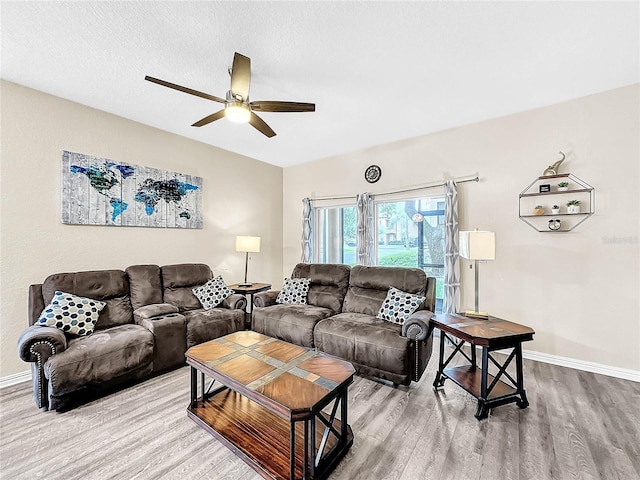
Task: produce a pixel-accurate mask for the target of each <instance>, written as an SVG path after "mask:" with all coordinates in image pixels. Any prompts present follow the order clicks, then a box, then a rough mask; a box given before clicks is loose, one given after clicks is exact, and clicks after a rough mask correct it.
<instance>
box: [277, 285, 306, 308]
mask: <svg viewBox="0 0 640 480" xmlns="http://www.w3.org/2000/svg"><path fill="white" fill-rule="evenodd" d="M310 286H311V279H310V278H285V279H284V286H283V287H282V290H280V293H278V296H277V297H276V303H285V304H291V305H306V304H307V293H309V287H310Z"/></svg>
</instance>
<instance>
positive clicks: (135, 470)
mask: <svg viewBox="0 0 640 480" xmlns="http://www.w3.org/2000/svg"><path fill="white" fill-rule="evenodd" d="M436 356H437V354H436V352H434V355H433V357H432V358H431V361H430V363H429V367H428V369H427V371H426V372H425V375H424V376H423V378H422V380H421V381H420V382H419V383H417V384H416V383H414V384H412V385H411V387H398V388H393V387H392V386H390V385H387V384H385V383H381V382H378V381H373V380H371V379H368V378H364V377H360V376H356V377H355V381H354V383H353V385H352V386H351V387H350V390H349V423H350V425H351V426H352V428H353V432H354V436H355V438H354V443H353V446H352V447H351V450H350V451H349V452H348V454H347V455H346V457H345V458H344V459H343V460H342V462H341V463H340V464H339V465H338V467H337V468H336V470H335V471H334V472H333V474H332V475H331V477H330V478H331V479H332V480H338V479H341V480H347V479H398V480H414V479H415V480H418V479H429V480H445V479H446V480H449V479H461V480H471V479H473V480H479V479H483V480H484V479H486V480H508V479H514V480H515V479H532V480H533V479H535V480H544V479H559V480H565V479H606V480H615V479H620V480H634V479H640V383H635V382H631V381H625V380H620V379H617V378H613V377H607V376H603V375H596V374H593V373H587V372H582V371H578V370H572V369H569V368H563V367H558V366H554V365H549V364H545V363H539V362H534V361H530V360H525V362H524V370H525V388H526V391H527V396H528V398H529V402H530V403H531V405H530V407H529V408H527V409H525V410H520V409H518V408H517V407H516V406H515V404H510V405H506V406H502V407H498V408H497V409H495V410H493V411H492V412H491V414H490V416H489V418H488V419H487V420H483V421H477V420H476V419H475V417H474V413H475V410H476V401H475V399H473V398H472V397H471V396H470V395H468V394H466V393H465V392H464V391H462V389H460V388H459V387H457V386H456V385H454V384H453V383H452V382H451V381H447V382H445V386H444V389H442V390H440V391H438V392H435V391H434V390H433V388H432V383H433V379H434V377H435V371H436V368H437V358H436ZM188 401H189V369H188V368H187V367H184V368H180V369H178V370H175V371H172V372H170V373H167V374H164V375H161V376H158V377H155V378H152V379H150V380H147V381H144V382H142V383H140V384H137V385H135V386H133V387H129V388H127V389H124V390H121V391H118V392H115V393H112V394H110V395H108V396H106V397H103V398H100V399H98V400H95V401H93V402H91V403H88V404H85V405H82V406H80V407H78V408H75V409H74V410H71V411H68V412H66V413H56V412H43V411H39V410H38V409H37V408H36V407H35V404H34V403H33V399H32V392H31V384H30V383H29V382H26V383H22V384H19V385H15V386H11V387H7V388H4V389H2V390H0V478H2V479H3V480H4V479H7V480H9V479H47V480H56V479H64V480H72V479H78V480H80V479H81V480H91V479H96V480H105V479H127V480H128V479H153V480H155V479H179V480H190V479H194V480H195V479H213V480H225V479H228V480H258V479H260V478H261V477H260V476H259V475H258V474H257V473H256V472H255V471H253V470H252V469H251V468H250V467H249V466H247V465H246V464H245V463H244V462H243V461H242V460H240V459H239V458H237V457H236V456H235V455H234V454H233V453H232V452H231V451H230V450H228V449H227V448H226V447H224V446H223V445H222V444H221V443H219V442H218V441H216V440H215V439H214V438H213V437H211V436H210V435H209V434H208V433H206V432H205V431H204V430H203V429H201V428H200V427H199V426H197V425H196V424H195V423H194V422H192V421H191V420H189V419H188V418H187V413H186V407H187V404H188Z"/></svg>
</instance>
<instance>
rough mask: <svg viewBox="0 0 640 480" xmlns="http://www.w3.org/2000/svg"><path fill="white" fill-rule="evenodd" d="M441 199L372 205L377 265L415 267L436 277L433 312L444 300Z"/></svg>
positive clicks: (442, 210)
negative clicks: (375, 225) (374, 210)
mask: <svg viewBox="0 0 640 480" xmlns="http://www.w3.org/2000/svg"><path fill="white" fill-rule="evenodd" d="M444 205H445V201H444V198H442V196H439V197H426V198H419V199H411V200H404V201H392V202H379V203H376V224H377V237H378V242H377V243H378V249H377V250H378V252H377V257H376V258H377V263H378V265H389V266H401V267H418V268H421V269H423V270H424V271H425V273H426V274H427V276H430V277H435V278H436V311H437V312H441V311H442V301H443V299H444V224H445V220H444Z"/></svg>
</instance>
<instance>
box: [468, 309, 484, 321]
mask: <svg viewBox="0 0 640 480" xmlns="http://www.w3.org/2000/svg"><path fill="white" fill-rule="evenodd" d="M464 316H465V317H473V318H482V319H484V320H487V319H488V318H489V314H488V313H487V312H476V311H474V310H467V311H466V312H464Z"/></svg>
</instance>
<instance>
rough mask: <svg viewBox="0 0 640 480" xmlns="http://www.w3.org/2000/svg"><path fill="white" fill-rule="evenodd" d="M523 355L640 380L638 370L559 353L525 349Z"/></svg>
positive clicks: (563, 365)
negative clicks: (559, 354)
mask: <svg viewBox="0 0 640 480" xmlns="http://www.w3.org/2000/svg"><path fill="white" fill-rule="evenodd" d="M522 356H523V357H524V358H528V359H529V360H535V361H537V362H543V363H551V364H553V365H558V366H560V367H568V368H573V369H575V370H583V371H585V372H591V373H599V374H600V375H607V376H609V377H616V378H622V379H623V380H631V381H632V382H640V372H639V371H637V370H630V369H627V368H619V367H611V366H609V365H602V364H601V363H594V362H587V361H586V360H576V359H575V358H567V357H560V356H558V355H550V354H548V353H540V352H533V351H531V350H523V351H522Z"/></svg>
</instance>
